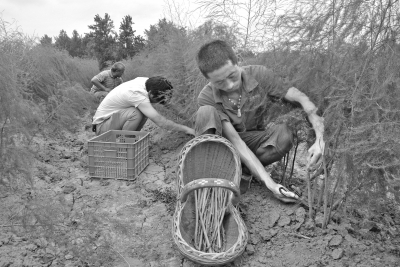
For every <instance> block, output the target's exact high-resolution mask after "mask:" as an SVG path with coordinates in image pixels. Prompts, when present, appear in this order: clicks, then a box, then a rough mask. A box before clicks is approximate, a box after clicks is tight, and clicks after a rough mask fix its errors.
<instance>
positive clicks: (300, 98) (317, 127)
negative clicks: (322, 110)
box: [284, 87, 325, 169]
mask: <svg viewBox="0 0 400 267" xmlns="http://www.w3.org/2000/svg"><path fill="white" fill-rule="evenodd" d="M284 98H285V99H286V100H288V101H291V102H298V103H300V105H301V106H302V107H303V110H304V111H305V112H306V113H307V116H308V119H309V121H310V122H311V124H312V126H313V129H314V131H315V136H316V140H315V143H314V144H313V145H312V146H311V147H310V149H309V150H308V166H307V167H308V168H311V169H314V168H315V167H316V166H317V164H319V163H320V162H321V159H322V154H323V153H324V148H325V142H324V138H323V137H324V118H322V117H320V116H318V115H317V110H318V108H317V107H316V106H315V105H314V103H312V102H311V100H310V99H309V98H308V96H307V95H305V94H304V93H303V92H301V91H300V90H299V89H297V88H295V87H290V88H289V90H288V91H287V93H286V95H285V97H284Z"/></svg>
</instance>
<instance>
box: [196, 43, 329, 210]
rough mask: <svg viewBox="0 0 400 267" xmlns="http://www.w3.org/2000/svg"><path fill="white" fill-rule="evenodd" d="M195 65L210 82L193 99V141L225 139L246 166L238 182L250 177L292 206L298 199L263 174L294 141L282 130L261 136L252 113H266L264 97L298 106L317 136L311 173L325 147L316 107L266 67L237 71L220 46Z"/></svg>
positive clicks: (208, 48)
mask: <svg viewBox="0 0 400 267" xmlns="http://www.w3.org/2000/svg"><path fill="white" fill-rule="evenodd" d="M196 60H197V65H198V67H199V69H200V71H201V72H202V74H203V75H204V77H205V78H207V79H208V81H209V83H208V84H207V85H206V86H205V87H204V88H203V89H202V91H201V92H200V94H199V96H198V99H197V100H198V104H199V106H200V107H199V110H198V111H197V117H196V125H195V131H196V135H199V134H204V133H211V134H219V135H223V136H224V137H226V138H227V139H228V140H229V141H231V142H232V144H233V145H234V146H235V147H236V149H237V150H238V152H239V154H240V159H241V161H242V163H243V165H244V166H243V174H244V175H243V178H242V182H246V181H245V180H246V177H247V180H250V179H251V174H252V175H254V176H256V177H257V178H258V179H259V180H261V181H262V182H264V183H265V185H266V186H267V188H268V189H270V190H271V191H272V192H273V194H274V196H275V197H277V198H278V199H279V200H281V201H283V202H295V201H296V199H298V198H299V196H298V195H297V194H295V193H293V192H290V191H289V190H287V189H286V188H285V187H284V186H282V185H280V184H277V183H275V182H274V181H273V180H272V178H271V177H270V175H269V174H268V173H267V172H266V171H265V168H264V166H266V165H268V164H271V163H273V162H276V161H278V160H280V159H281V158H282V157H283V156H284V155H285V154H286V153H287V152H288V151H289V150H290V149H291V147H292V142H293V135H292V133H291V131H290V130H289V129H288V127H287V126H286V125H275V126H272V127H269V128H268V129H265V130H264V127H263V125H262V124H263V120H262V112H261V113H260V109H258V110H257V108H254V107H256V106H257V107H258V108H264V107H265V104H266V103H265V102H263V100H265V99H264V98H263V96H268V97H276V98H281V99H282V98H283V99H285V100H287V101H291V102H298V103H299V104H300V105H301V106H302V107H303V109H304V110H305V112H306V113H307V115H308V118H309V121H310V122H311V124H312V126H313V128H314V130H315V133H316V142H315V144H314V145H313V146H311V148H310V149H309V151H308V153H309V155H308V166H307V167H308V168H315V166H316V165H317V164H319V163H320V162H321V159H322V157H321V155H322V153H323V149H324V146H325V143H324V140H323V131H324V124H323V118H321V117H319V116H318V115H317V114H316V111H317V108H316V107H315V105H314V104H313V103H312V102H311V101H310V100H309V98H308V97H307V96H306V95H305V94H303V93H302V92H300V91H299V90H298V89H297V88H295V87H290V88H289V87H285V86H284V85H282V83H281V82H280V81H279V79H278V78H277V77H276V76H274V75H273V73H272V72H271V71H270V70H268V69H267V68H266V67H264V66H246V67H243V68H242V67H239V66H238V60H237V57H236V54H235V53H234V51H233V49H232V48H231V47H230V46H229V45H228V44H227V43H226V42H224V41H221V40H215V41H212V42H210V43H207V44H205V45H203V46H202V47H201V48H200V50H199V52H198V54H197V58H196ZM255 103H258V104H255ZM263 106H264V107H263ZM252 108H253V109H252ZM261 129H262V130H261ZM244 179H245V180H244ZM242 182H241V183H242Z"/></svg>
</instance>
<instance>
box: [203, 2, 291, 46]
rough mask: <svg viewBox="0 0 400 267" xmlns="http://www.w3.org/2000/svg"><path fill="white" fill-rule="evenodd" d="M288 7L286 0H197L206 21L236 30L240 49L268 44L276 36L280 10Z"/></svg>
mask: <svg viewBox="0 0 400 267" xmlns="http://www.w3.org/2000/svg"><path fill="white" fill-rule="evenodd" d="M278 2H279V4H280V5H282V6H286V5H288V3H285V2H287V1H286V0H282V1H265V0H243V1H236V0H198V1H197V3H198V4H199V5H200V9H201V10H202V11H203V12H204V13H205V14H208V15H207V17H206V18H207V19H211V20H213V21H215V22H218V23H221V24H226V25H229V26H230V27H234V28H236V29H237V32H236V34H237V37H238V39H239V41H240V46H239V47H238V48H240V49H243V50H249V49H258V48H260V47H262V46H263V45H264V44H265V40H268V39H269V38H266V37H270V36H271V34H272V33H273V27H274V25H275V21H276V18H277V16H276V13H277V10H279V9H280V6H278Z"/></svg>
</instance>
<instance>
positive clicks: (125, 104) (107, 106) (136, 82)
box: [92, 77, 150, 124]
mask: <svg viewBox="0 0 400 267" xmlns="http://www.w3.org/2000/svg"><path fill="white" fill-rule="evenodd" d="M147 80H148V78H147V77H138V78H135V79H133V80H130V81H127V82H124V83H122V84H120V85H118V86H117V87H115V88H114V90H112V91H111V92H109V93H108V95H107V96H106V97H105V98H104V99H103V101H102V102H101V103H100V105H99V107H98V108H97V110H96V114H95V115H94V117H93V122H92V123H93V124H99V123H102V122H103V121H104V120H106V119H108V118H109V117H111V115H112V114H113V113H115V112H118V111H120V110H123V109H126V108H130V107H135V108H137V107H138V106H139V105H140V104H141V103H146V102H147V103H150V99H149V94H148V92H147V90H146V81H147Z"/></svg>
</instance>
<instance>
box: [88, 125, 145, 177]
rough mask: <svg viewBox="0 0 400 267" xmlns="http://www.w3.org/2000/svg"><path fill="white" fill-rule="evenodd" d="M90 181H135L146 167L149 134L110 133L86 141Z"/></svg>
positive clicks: (115, 131) (112, 131) (133, 132)
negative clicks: (95, 179) (98, 179)
mask: <svg viewBox="0 0 400 267" xmlns="http://www.w3.org/2000/svg"><path fill="white" fill-rule="evenodd" d="M88 151H89V175H90V177H92V178H108V179H121V180H134V179H136V177H137V176H138V175H139V174H140V173H141V172H142V171H143V170H144V168H146V166H147V165H148V164H149V133H147V132H135V131H117V130H111V131H108V132H106V133H103V134H101V135H99V136H97V137H94V138H92V139H90V140H89V142H88Z"/></svg>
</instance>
